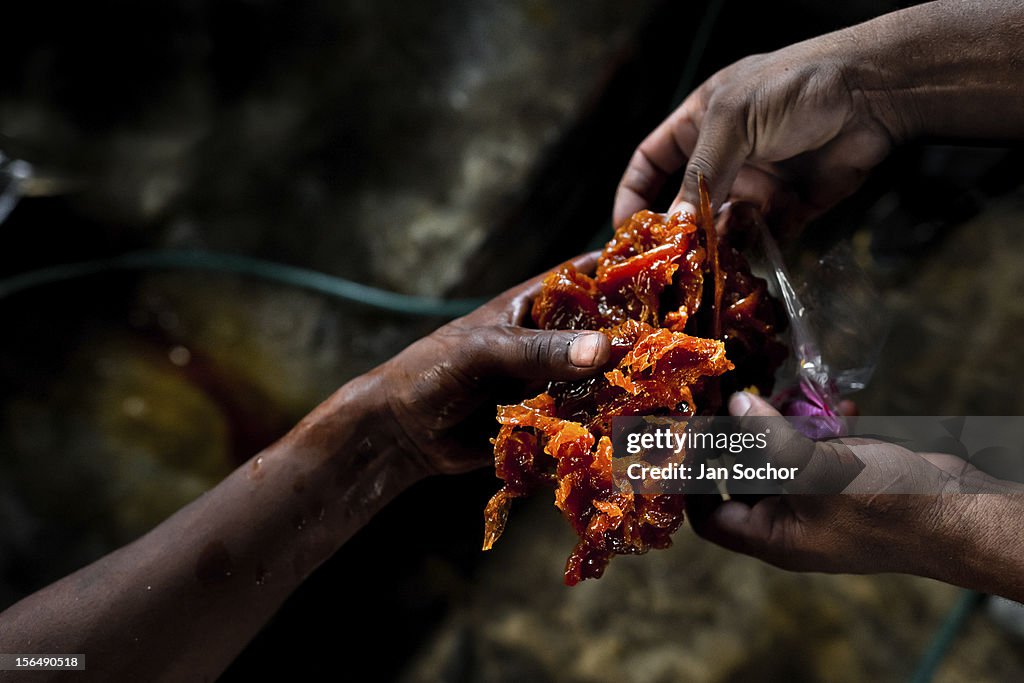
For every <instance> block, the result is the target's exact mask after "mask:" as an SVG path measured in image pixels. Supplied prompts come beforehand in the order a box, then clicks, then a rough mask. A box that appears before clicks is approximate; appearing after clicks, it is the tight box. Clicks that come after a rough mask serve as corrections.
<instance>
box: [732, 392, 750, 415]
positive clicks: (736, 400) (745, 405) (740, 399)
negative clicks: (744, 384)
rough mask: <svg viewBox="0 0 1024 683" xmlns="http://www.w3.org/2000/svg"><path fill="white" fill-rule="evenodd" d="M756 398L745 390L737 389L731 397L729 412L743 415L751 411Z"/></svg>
mask: <svg viewBox="0 0 1024 683" xmlns="http://www.w3.org/2000/svg"><path fill="white" fill-rule="evenodd" d="M753 404H754V400H753V399H752V398H751V397H750V394H748V393H747V392H745V391H737V392H736V393H735V394H733V395H732V396H731V397H730V398H729V414H730V415H735V416H736V417H742V416H743V415H746V414H747V413H748V412H749V411H750V406H752V405H753Z"/></svg>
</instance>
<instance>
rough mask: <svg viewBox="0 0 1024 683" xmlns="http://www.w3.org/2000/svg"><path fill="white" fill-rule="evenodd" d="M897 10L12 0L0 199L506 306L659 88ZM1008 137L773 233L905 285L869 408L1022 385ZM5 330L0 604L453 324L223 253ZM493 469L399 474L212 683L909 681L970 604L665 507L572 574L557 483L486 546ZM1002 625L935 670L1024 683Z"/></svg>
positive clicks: (598, 228)
mask: <svg viewBox="0 0 1024 683" xmlns="http://www.w3.org/2000/svg"><path fill="white" fill-rule="evenodd" d="M906 4H910V3H895V2H885V1H881V0H879V1H871V0H859V1H857V2H848V3H819V2H812V1H811V0H780V1H779V2H774V3H762V2H753V1H751V0H726V1H725V2H714V3H711V4H710V5H709V4H707V3H704V2H686V1H685V0H672V1H668V2H666V1H663V0H639V1H637V2H631V3H623V2H612V1H610V0H582V1H576V2H555V1H552V0H513V1H511V2H497V1H494V0H483V1H476V2H469V1H467V0H448V1H447V2H441V1H438V0H424V1H421V2H415V3H399V2H370V1H369V0H299V1H293V2H281V1H278V2H270V1H260V0H224V1H211V2H201V1H199V0H174V1H171V2H162V3H161V2H158V3H138V2H126V1H124V2H94V3H78V2H66V1H65V2H46V1H43V2H36V3H19V4H16V5H14V6H11V7H7V8H5V25H6V26H8V27H9V28H10V29H11V30H9V31H8V32H7V33H8V35H6V36H5V38H4V40H3V41H0V63H2V67H3V69H2V72H0V151H3V153H4V154H6V155H7V156H8V157H10V158H16V159H23V160H26V161H28V162H29V163H31V164H32V166H33V170H34V175H33V177H32V178H31V179H30V180H29V181H28V182H26V183H24V185H23V187H22V190H23V192H24V193H25V195H26V196H25V197H24V198H23V199H22V200H21V202H20V203H19V204H18V205H17V207H16V208H15V209H14V211H13V212H12V213H11V214H10V216H9V217H8V218H7V220H6V221H5V222H4V223H3V224H0V237H2V240H3V241H2V242H0V244H2V246H0V278H9V277H11V276H14V275H17V274H19V273H24V272H27V271H31V270H33V269H36V268H40V267H44V266H51V265H55V264H61V263H69V262H77V261H82V260H86V259H95V258H103V257H108V256H113V255H117V254H120V253H124V252H126V251H130V250H135V249H140V248H202V249H214V250H219V251H224V252H229V253H234V254H243V255H247V256H253V257H258V258H262V259H268V260H271V261H275V262H280V263H287V264H292V265H297V266H302V267H306V268H311V269H315V270H319V271H322V272H325V273H329V274H332V275H336V276H341V277H344V278H348V279H351V280H356V281H359V282H363V283H367V284H371V285H374V286H377V287H380V288H383V289H387V290H391V291H397V292H403V293H407V294H419V295H428V296H445V297H453V296H460V297H461V296H473V297H476V296H487V295H491V294H494V293H497V292H499V291H501V289H503V288H504V287H506V286H508V285H511V284H513V283H515V282H518V281H520V280H522V279H524V278H526V277H528V276H531V275H533V274H535V273H537V272H539V271H541V270H542V269H544V268H546V267H548V266H550V265H552V264H554V263H556V262H558V261H560V260H562V259H563V258H565V257H568V256H571V255H573V254H575V253H578V252H580V251H582V250H584V249H585V248H586V246H587V245H588V244H590V243H592V241H593V240H594V238H595V236H599V235H602V234H608V232H609V231H610V228H609V227H608V226H607V221H608V217H609V214H610V211H611V199H612V195H613V191H614V187H615V185H616V182H617V180H618V178H619V175H620V173H621V172H622V170H623V168H624V166H625V163H626V160H627V159H628V157H629V155H630V153H631V152H632V150H633V148H634V147H635V145H636V144H637V143H638V142H639V141H640V140H641V139H642V138H643V136H644V135H646V133H647V132H648V131H649V130H651V129H652V128H653V127H654V126H655V125H656V124H657V123H658V122H659V121H660V120H661V119H662V118H663V117H664V116H665V115H666V114H667V112H668V110H669V108H670V106H671V104H672V101H673V94H674V92H675V91H676V90H677V88H678V86H679V84H680V82H681V80H684V79H687V78H688V79H689V80H690V81H691V85H696V83H699V81H700V80H701V79H703V78H704V77H706V76H708V75H710V74H711V73H713V72H714V71H715V70H717V69H718V68H721V67H722V66H725V65H726V64H728V63H730V62H732V61H734V60H735V59H738V58H740V57H742V56H744V55H746V54H750V53H754V52H763V51H769V50H772V49H775V48H778V47H781V46H784V45H786V44H789V43H792V42H795V41H798V40H801V39H803V38H807V37H810V36H813V35H817V34H819V33H822V32H826V31H829V30H833V29H836V28H840V27H843V26H846V25H849V24H851V23H855V22H857V21H861V20H864V19H867V18H870V17H872V16H875V15H877V14H880V13H883V12H886V11H890V10H892V9H896V8H897V7H899V6H904V5H906ZM709 11H710V12H711V15H712V16H713V17H714V18H715V20H714V22H713V23H712V22H710V21H705V18H706V17H708V16H709V14H708V13H709ZM702 31H703V32H705V35H706V36H707V37H709V40H708V42H707V46H706V49H704V50H703V51H700V50H698V51H694V50H692V49H691V47H692V45H693V43H694V40H695V39H698V40H699V36H700V35H701V34H702ZM707 31H710V33H706V32H707ZM694 79H695V80H694ZM1020 159H1021V155H1020V151H1019V150H1012V149H1003V148H962V147H949V146H935V145H928V144H917V145H914V146H911V147H908V148H905V149H901V150H899V151H898V152H897V153H895V154H894V155H893V156H892V158H891V159H890V160H889V161H887V162H886V163H885V164H884V165H883V166H882V167H881V168H880V169H879V170H878V172H877V173H876V174H875V175H874V176H873V177H872V179H871V180H870V181H869V183H868V184H867V185H866V187H865V188H864V190H863V191H862V192H861V193H860V194H858V195H857V196H856V197H854V198H852V199H851V200H849V201H847V202H845V203H844V204H843V205H842V206H840V207H839V208H838V209H837V210H836V211H835V212H834V213H833V214H832V215H831V216H829V217H827V218H826V219H823V220H822V221H821V222H820V224H819V225H817V226H815V228H816V229H815V230H812V231H810V232H809V233H808V234H809V240H808V241H807V242H805V243H804V245H803V246H802V247H801V248H800V249H792V250H791V258H792V260H793V264H794V267H795V269H796V271H797V272H798V273H799V272H801V271H802V270H811V269H813V268H814V264H815V262H816V259H817V258H818V257H820V256H821V255H822V254H824V253H826V252H828V250H829V249H830V248H831V245H832V244H833V243H834V242H835V241H836V240H838V239H840V238H848V240H849V244H850V245H852V246H851V247H850V250H849V252H850V253H851V254H852V258H853V259H855V260H856V261H857V262H858V263H859V264H860V265H861V266H862V267H863V268H864V269H865V270H866V271H867V272H868V273H869V275H870V276H871V277H872V278H873V279H874V280H875V281H876V282H877V284H878V285H879V287H880V288H881V289H882V291H883V292H884V293H885V296H886V299H887V301H888V303H889V305H890V308H892V310H893V314H894V315H893V319H894V323H893V326H892V331H891V332H890V334H889V336H888V344H887V345H886V346H885V347H884V350H883V352H882V354H881V356H880V360H879V369H878V371H877V373H876V376H875V380H874V381H873V382H872V384H871V385H870V386H869V388H868V389H866V390H865V391H864V392H863V393H862V394H860V395H859V397H858V400H859V401H860V402H861V405H862V409H863V410H864V411H865V412H866V413H871V412H875V413H879V414H882V413H894V414H895V413H904V412H905V413H908V414H915V413H916V414H961V413H975V414H986V413H988V414H1013V413H1020V412H1021V411H1022V409H1024V400H1022V399H1021V398H1020V397H1019V395H1018V394H1017V392H1016V390H1015V386H1016V383H1015V382H1013V381H1012V380H1011V381H1007V378H1012V377H1016V376H1019V375H1020V364H1019V362H1018V361H1017V360H1016V354H1015V352H1014V349H1015V347H1016V344H1015V342H1016V340H1017V339H1019V338H1020V333H1021V332H1024V309H1022V308H1021V307H1020V305H1019V304H1017V303H1014V302H1016V299H1015V298H1014V297H1013V296H1012V293H1016V292H1020V291H1021V289H1022V286H1024V276H1022V273H1021V272H1020V269H1019V267H1018V265H1017V263H1018V262H1019V256H1018V255H1019V254H1021V253H1024V244H1022V241H1024V238H1022V237H1021V231H1020V230H1017V229H1016V224H1017V223H1018V222H1019V221H1020V217H1021V215H1022V212H1024V194H1022V193H1021V191H1020V184H1021V179H1022V174H1021V171H1020V169H1021V168H1022V166H1021V164H1020V163H1019V162H1020ZM659 208H664V207H659ZM2 289H3V285H2V281H0V291H2ZM0 321H2V322H0V330H2V334H0V608H2V607H4V606H6V605H9V604H10V603H12V602H14V601H15V600H17V599H18V598H19V597H20V596H22V595H24V594H26V593H29V592H31V591H33V590H35V589H37V588H39V587H41V586H42V585H45V584H46V583H48V582H50V581H52V580H54V579H56V578H58V577H60V576H62V575H64V574H66V573H68V572H69V571H72V570H73V569H75V568H77V567H78V566H81V565H82V564H84V563H87V562H89V561H91V560H92V559H95V558H96V557H99V556H100V555H102V554H104V553H106V552H108V551H110V550H111V549H113V548H115V547H117V546H118V545H120V544H123V543H125V542H127V541H129V540H131V539H132V538H135V537H136V536H138V535H139V534H141V533H143V532H145V531H146V530H147V529H148V528H150V527H151V526H153V525H154V524H156V523H157V522H159V521H160V520H161V519H163V518H164V517H165V516H167V515H168V514H170V513H171V512H172V511H173V510H175V509H177V508H178V507H180V506H181V505H183V504H184V503H186V502H187V501H189V500H191V499H192V498H194V497H195V496H196V495H198V494H199V493H201V492H202V491H203V490H205V489H206V488H208V487H209V486H211V485H212V484H214V483H215V482H216V481H217V480H218V479H219V478H220V477H222V476H223V475H224V474H226V473H227V472H228V471H230V470H231V469H232V468H233V467H234V466H236V465H237V464H238V463H240V462H242V461H243V460H245V459H246V458H248V457H249V456H250V455H252V454H253V453H254V452H256V451H257V450H259V449H260V448H262V447H263V446H265V445H267V444H268V443H270V442H271V441H273V440H274V439H275V438H276V437H278V436H280V435H281V434H283V433H284V432H285V431H286V430H287V429H288V428H289V427H290V426H291V424H293V423H294V422H295V421H296V420H297V419H298V418H299V417H301V416H302V415H303V414H304V413H305V412H307V411H308V410H309V409H310V408H312V407H313V406H314V405H316V403H317V402H318V401H320V400H322V399H323V398H325V397H326V396H327V395H329V394H330V393H331V392H332V391H333V390H334V389H335V388H336V387H337V386H339V385H340V384H342V383H344V382H345V381H346V380H347V379H348V378H351V377H352V376H354V375H356V374H358V373H360V372H363V371H365V370H367V369H369V368H371V367H373V366H374V365H375V364H377V363H379V362H380V361H382V360H384V359H386V358H387V357H389V356H391V355H393V354H394V353H395V352H397V351H398V350H400V349H401V348H402V347H403V346H405V345H406V344H408V343H409V342H411V341H412V340H414V339H416V338H417V337H419V336H421V335H422V334H424V333H426V332H428V331H430V330H431V329H433V328H434V327H436V326H437V325H438V324H440V323H441V322H443V319H441V318H438V317H429V316H428V317H423V316H416V317H412V316H408V315H403V314H398V313H393V312H386V311H379V310H374V309H373V308H370V307H366V306H362V305H359V304H354V303H352V302H344V301H338V300H335V299H332V298H330V297H327V296H325V295H322V294H317V293H314V292H310V291H306V290H300V289H295V288H293V287H289V286H285V285H282V284H275V283H273V282H268V281H264V280H257V279H252V278H249V277H240V276H237V275H232V274H230V273H209V272H207V273H202V274H198V273H194V272H178V271H153V272H123V271H116V272H109V273H102V274H97V275H94V276H92V277H88V278H82V279H75V280H68V281H64V282H54V283H51V284H48V285H46V286H40V287H35V288H32V289H29V290H25V291H21V292H19V293H16V294H12V295H10V296H7V297H4V298H0ZM844 322H847V323H849V322H850V321H844ZM853 323H854V324H855V323H856V321H853ZM882 342H883V340H882V339H878V340H877V345H878V346H879V347H881V346H882ZM495 488H496V483H495V480H494V478H493V473H492V472H487V471H482V472H478V473H475V474H472V475H467V476H463V477H458V478H453V479H449V480H433V481H428V482H425V483H423V484H421V485H419V486H418V487H416V488H415V489H413V490H412V491H410V492H408V493H407V494H406V495H404V496H403V497H402V498H401V499H399V500H398V501H397V502H396V503H395V504H394V505H392V506H391V507H389V508H388V509H387V510H386V511H385V512H384V513H383V514H381V515H380V516H379V517H378V518H377V519H375V520H374V521H373V522H372V523H371V524H370V525H369V526H368V527H367V528H366V529H365V530H364V531H363V532H362V533H360V534H359V536H357V537H356V538H355V539H354V540H353V541H352V542H351V543H350V544H349V545H348V546H346V547H345V548H344V549H343V550H342V551H341V552H339V553H338V554H337V555H336V556H335V557H334V558H333V559H332V560H330V561H329V562H328V563H327V564H326V565H325V566H324V567H323V568H321V570H320V571H318V572H317V574H316V575H314V577H313V578H312V579H311V580H309V581H308V582H307V583H306V584H305V585H304V586H302V587H301V588H300V589H299V591H298V592H297V593H296V594H295V595H294V596H293V598H292V599H291V600H290V601H289V602H288V603H287V604H286V605H285V607H284V608H283V609H282V610H281V612H280V613H279V614H278V615H277V616H276V617H275V619H274V620H273V621H272V622H271V623H270V624H269V625H268V626H267V627H266V629H264V631H263V633H262V634H261V635H260V636H259V637H258V638H257V639H256V640H255V641H254V642H253V643H252V644H251V645H250V647H249V648H248V649H247V650H246V651H245V652H244V653H243V654H242V656H241V657H240V658H239V659H238V661H237V662H236V663H235V664H234V665H233V666H232V667H231V669H230V670H229V671H228V672H227V674H226V675H225V676H224V680H250V679H251V678H252V677H253V676H254V675H256V674H262V675H265V676H268V677H269V676H273V677H277V676H286V675H287V676H290V677H293V678H296V679H310V680H318V679H320V678H329V677H330V678H333V677H337V676H345V677H349V678H354V679H356V680H391V679H395V678H402V679H404V680H446V681H475V680H487V681H518V680H533V681H546V680H568V681H606V680H607V681H611V680H617V681H618V680H628V681H637V682H642V681H643V682H645V681H662V680H694V681H739V680H744V681H769V680H792V681H804V680H806V681H814V680H826V679H827V680H835V681H861V680H868V679H873V680H902V679H904V678H906V677H907V676H908V675H909V673H910V672H911V671H912V669H913V667H914V664H915V661H916V657H917V655H918V652H919V651H920V650H921V649H922V648H923V647H924V644H925V643H926V642H927V640H928V637H929V636H930V633H931V631H932V630H933V629H934V628H935V627H936V625H937V624H938V623H939V621H940V619H941V617H942V615H943V614H944V611H945V610H946V609H947V608H948V607H949V605H950V604H952V602H953V601H954V600H955V591H953V589H951V588H949V587H946V586H940V585H938V584H934V583H931V582H928V581H923V580H916V579H911V578H908V577H870V578H869V577H820V576H818V577H795V576H792V575H788V574H784V573H782V572H778V571H776V570H773V569H771V568H769V567H765V566H762V565H759V564H757V563H755V562H753V561H751V560H747V559H745V558H741V557H734V556H729V555H727V554H725V553H723V552H721V551H718V550H716V549H714V548H710V547H708V546H706V545H703V544H700V543H699V542H697V541H695V540H694V538H693V536H692V534H691V533H689V532H688V531H687V530H686V529H683V530H681V531H680V532H679V533H678V535H677V538H678V543H677V546H676V547H675V548H674V549H672V550H670V551H667V552H664V553H654V554H652V555H651V556H649V557H646V558H643V559H639V560H637V559H621V560H618V561H616V562H615V563H614V564H613V565H612V567H611V568H610V570H609V572H608V575H607V576H606V577H605V578H604V579H602V580H601V581H600V582H589V583H587V584H585V585H583V586H580V587H578V588H575V589H571V590H569V589H565V588H564V587H562V586H561V584H560V574H561V567H562V563H563V560H564V556H565V555H566V554H567V552H568V550H569V549H570V547H571V532H569V531H568V530H567V529H565V528H563V526H562V525H563V522H562V520H561V519H560V518H559V516H558V515H557V513H555V511H553V510H551V509H549V508H550V502H549V501H546V500H535V501H531V502H529V503H524V504H523V505H522V506H518V507H517V508H516V510H515V511H514V512H513V519H512V522H511V524H510V531H509V534H508V536H507V537H506V538H505V539H503V540H502V543H501V544H500V545H499V547H498V548H497V549H496V550H495V551H494V552H492V553H490V554H488V555H486V556H485V555H482V554H481V553H480V552H479V544H480V540H481V531H482V529H481V527H482V519H481V511H482V509H483V505H484V503H485V502H486V500H487V499H488V498H489V497H490V495H491V494H492V493H493V491H494V490H495ZM1017 650H1019V647H1015V644H1014V643H1013V642H1012V640H1010V639H1009V637H1008V636H1006V635H1004V634H1003V633H1002V632H1001V631H999V630H998V629H996V628H995V627H994V626H992V625H991V624H990V623H988V622H987V621H985V620H984V619H983V618H982V617H980V616H978V617H976V618H975V619H974V620H973V621H972V622H971V623H970V624H969V626H968V628H967V630H966V631H965V633H964V634H963V636H962V638H961V640H960V641H959V644H958V645H957V646H956V647H955V649H954V651H953V653H952V654H951V656H950V657H949V660H948V663H947V666H946V667H945V668H944V669H943V671H942V672H941V674H940V680H992V681H999V680H1012V679H1015V678H1019V676H1020V675H1022V674H1024V658H1022V657H1021V655H1019V654H1018V652H1017ZM826 672H827V673H826ZM943 677H944V678H943Z"/></svg>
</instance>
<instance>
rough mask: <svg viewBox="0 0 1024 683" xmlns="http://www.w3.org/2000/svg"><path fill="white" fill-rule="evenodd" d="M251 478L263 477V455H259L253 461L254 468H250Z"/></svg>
mask: <svg viewBox="0 0 1024 683" xmlns="http://www.w3.org/2000/svg"><path fill="white" fill-rule="evenodd" d="M249 478H250V479H262V478H263V456H262V455H257V456H256V458H255V459H254V460H253V461H252V468H250V470H249Z"/></svg>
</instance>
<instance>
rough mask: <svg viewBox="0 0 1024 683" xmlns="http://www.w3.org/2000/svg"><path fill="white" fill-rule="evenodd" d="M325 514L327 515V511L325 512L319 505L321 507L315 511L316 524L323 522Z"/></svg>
mask: <svg viewBox="0 0 1024 683" xmlns="http://www.w3.org/2000/svg"><path fill="white" fill-rule="evenodd" d="M326 514H327V510H325V509H324V506H323V505H321V506H320V507H319V508H318V509H317V512H316V521H318V522H322V521H324V515H326Z"/></svg>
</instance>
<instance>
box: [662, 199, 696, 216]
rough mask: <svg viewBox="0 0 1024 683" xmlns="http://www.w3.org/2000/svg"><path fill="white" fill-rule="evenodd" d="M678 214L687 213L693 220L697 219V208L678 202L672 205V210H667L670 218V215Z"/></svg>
mask: <svg viewBox="0 0 1024 683" xmlns="http://www.w3.org/2000/svg"><path fill="white" fill-rule="evenodd" d="M679 212H682V213H688V214H690V215H691V216H693V217H694V218H696V217H697V207H696V206H694V205H693V204H691V203H690V202H679V203H678V204H673V205H672V208H670V209H669V210H668V215H669V216H671V215H672V214H674V213H679Z"/></svg>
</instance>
